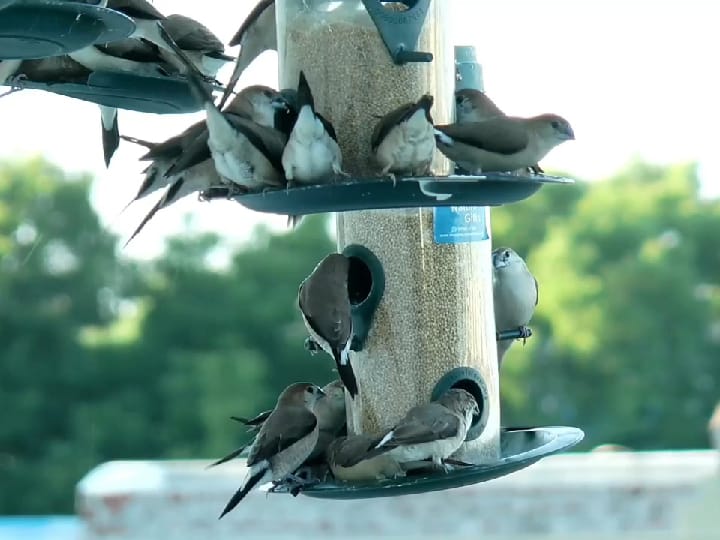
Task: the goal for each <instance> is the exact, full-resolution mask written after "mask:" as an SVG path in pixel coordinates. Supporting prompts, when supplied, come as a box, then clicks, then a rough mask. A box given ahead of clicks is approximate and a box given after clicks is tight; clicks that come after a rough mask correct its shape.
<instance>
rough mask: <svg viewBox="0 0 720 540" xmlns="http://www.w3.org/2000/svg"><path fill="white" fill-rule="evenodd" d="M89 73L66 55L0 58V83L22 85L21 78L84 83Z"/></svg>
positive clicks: (35, 80)
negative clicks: (21, 58) (15, 58)
mask: <svg viewBox="0 0 720 540" xmlns="http://www.w3.org/2000/svg"><path fill="white" fill-rule="evenodd" d="M91 73H92V72H91V71H90V70H89V69H87V68H85V67H84V66H82V65H80V64H78V63H77V62H75V61H74V60H73V59H72V58H70V57H69V56H67V55H61V56H50V57H48V58H34V59H28V60H0V85H2V84H11V85H12V84H13V83H17V84H18V85H22V81H23V80H28V81H33V82H40V83H85V82H87V78H88V77H89V76H90V74H91Z"/></svg>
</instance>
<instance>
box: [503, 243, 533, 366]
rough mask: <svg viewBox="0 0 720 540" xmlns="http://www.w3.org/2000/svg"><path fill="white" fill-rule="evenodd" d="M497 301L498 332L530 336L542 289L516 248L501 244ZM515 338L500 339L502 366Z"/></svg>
mask: <svg viewBox="0 0 720 540" xmlns="http://www.w3.org/2000/svg"><path fill="white" fill-rule="evenodd" d="M492 265H493V304H494V306H495V329H496V331H497V332H504V331H506V330H520V331H521V332H522V337H523V338H527V337H528V336H529V335H530V332H529V329H528V328H527V325H528V324H529V323H530V319H531V318H532V316H533V313H534V312H535V306H537V304H538V298H539V292H538V291H539V288H538V283H537V280H536V279H535V277H534V276H533V275H532V273H531V272H530V270H529V269H528V267H527V264H525V261H524V260H523V258H522V257H520V255H518V254H517V253H515V252H514V251H513V250H512V249H510V248H506V247H499V248H497V249H495V250H493V252H492ZM513 341H514V340H509V339H507V340H502V341H498V342H497V359H498V365H500V364H502V360H503V357H504V356H505V353H506V352H507V351H508V349H509V348H510V346H511V345H512V344H513Z"/></svg>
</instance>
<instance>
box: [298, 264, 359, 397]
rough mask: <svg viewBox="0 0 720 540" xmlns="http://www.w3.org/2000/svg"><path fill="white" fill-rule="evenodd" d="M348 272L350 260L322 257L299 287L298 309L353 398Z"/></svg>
mask: <svg viewBox="0 0 720 540" xmlns="http://www.w3.org/2000/svg"><path fill="white" fill-rule="evenodd" d="M349 271H350V260H349V259H348V258H347V257H345V256H344V255H342V254H340V253H331V254H330V255H328V256H327V257H325V258H324V259H323V260H322V261H320V263H318V265H317V266H316V267H315V269H314V270H313V271H312V273H311V274H310V275H309V276H308V277H307V278H306V279H305V280H304V281H303V282H302V283H301V284H300V288H299V290H298V307H299V308H300V313H301V315H302V318H303V322H304V323H305V327H306V328H307V330H308V332H309V333H310V336H311V337H312V338H313V340H314V341H315V343H317V344H318V345H320V348H322V350H324V351H325V352H326V353H328V354H329V355H330V356H332V357H333V359H334V360H335V364H336V366H337V370H338V374H339V375H340V380H341V381H342V382H343V384H344V385H345V388H346V389H347V391H348V392H349V393H350V397H352V398H355V396H356V395H357V393H358V385H357V380H356V379H355V373H354V372H353V369H352V365H351V364H350V355H349V352H350V343H351V341H352V336H353V326H352V313H351V306H350V295H349V293H348V273H349Z"/></svg>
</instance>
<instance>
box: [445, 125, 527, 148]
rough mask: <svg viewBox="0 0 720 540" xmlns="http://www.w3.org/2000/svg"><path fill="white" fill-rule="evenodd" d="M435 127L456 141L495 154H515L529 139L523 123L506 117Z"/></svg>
mask: <svg viewBox="0 0 720 540" xmlns="http://www.w3.org/2000/svg"><path fill="white" fill-rule="evenodd" d="M435 128H436V129H438V130H440V131H442V132H443V133H445V134H446V135H447V136H448V137H450V138H452V139H453V140H455V141H457V142H460V143H463V144H467V145H468V146H473V147H475V148H479V149H482V150H485V151H487V152H494V153H496V154H505V155H512V154H515V153H517V152H520V151H522V150H523V149H525V147H526V146H527V145H528V142H529V141H530V138H529V137H528V134H527V130H526V129H525V126H524V125H523V123H522V122H520V121H518V120H516V119H512V118H508V117H495V118H491V119H489V120H485V121H483V122H469V123H467V124H449V125H445V126H435Z"/></svg>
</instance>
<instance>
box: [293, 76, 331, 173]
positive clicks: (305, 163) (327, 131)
mask: <svg viewBox="0 0 720 540" xmlns="http://www.w3.org/2000/svg"><path fill="white" fill-rule="evenodd" d="M297 112H298V116H297V119H296V120H295V124H294V125H293V128H292V131H291V132H290V136H289V137H288V140H287V144H286V145H285V149H284V151H283V154H282V166H283V170H284V171H285V178H286V179H287V185H288V187H292V186H293V185H294V184H323V183H327V182H329V181H332V180H333V179H334V178H335V177H336V176H337V175H341V174H342V175H345V173H344V172H343V170H342V152H341V151H340V146H339V145H338V142H337V135H336V134H335V129H334V128H333V126H332V124H331V123H330V122H329V121H328V120H327V119H326V118H325V117H323V116H322V115H321V114H318V113H317V112H316V111H315V100H314V98H313V95H312V90H311V89H310V85H309V84H308V82H307V79H306V78H305V74H304V73H303V72H302V71H300V78H299V82H298V89H297Z"/></svg>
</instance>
